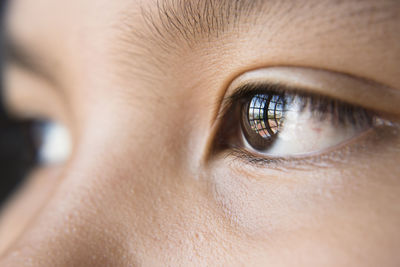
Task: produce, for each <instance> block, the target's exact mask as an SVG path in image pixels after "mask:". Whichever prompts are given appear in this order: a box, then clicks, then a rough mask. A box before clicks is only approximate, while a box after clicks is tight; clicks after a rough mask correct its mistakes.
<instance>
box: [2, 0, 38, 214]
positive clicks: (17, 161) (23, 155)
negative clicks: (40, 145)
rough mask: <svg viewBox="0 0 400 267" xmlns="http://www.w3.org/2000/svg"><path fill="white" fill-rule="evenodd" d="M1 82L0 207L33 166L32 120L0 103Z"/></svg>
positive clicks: (3, 9) (3, 11) (3, 54)
mask: <svg viewBox="0 0 400 267" xmlns="http://www.w3.org/2000/svg"><path fill="white" fill-rule="evenodd" d="M5 6H6V1H5V0H0V12H1V15H0V18H1V25H0V27H1V28H0V36H1V37H0V42H1V48H0V63H1V65H0V66H1V68H0V73H1V78H0V82H1V81H2V80H3V79H2V78H3V66H4V61H5V55H6V52H5V51H4V49H3V44H4V13H5ZM3 101H4V96H3V84H2V82H1V83H0V208H1V206H2V205H3V204H4V201H5V200H6V199H7V198H8V197H9V196H10V194H11V193H12V192H13V191H15V190H16V188H17V187H18V185H19V184H20V183H21V182H22V181H23V179H24V177H25V176H26V174H27V173H28V172H29V171H30V170H31V168H32V167H33V166H34V161H35V149H34V145H33V138H32V126H33V122H32V121H28V120H18V119H15V118H11V116H9V114H7V112H6V110H5V107H4V102H3Z"/></svg>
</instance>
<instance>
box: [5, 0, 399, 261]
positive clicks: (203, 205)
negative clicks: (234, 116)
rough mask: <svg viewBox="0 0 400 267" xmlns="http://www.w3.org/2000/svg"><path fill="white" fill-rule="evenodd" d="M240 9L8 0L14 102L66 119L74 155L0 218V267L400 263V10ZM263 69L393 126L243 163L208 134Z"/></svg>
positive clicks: (41, 175) (224, 4)
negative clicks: (306, 152) (297, 154)
mask: <svg viewBox="0 0 400 267" xmlns="http://www.w3.org/2000/svg"><path fill="white" fill-rule="evenodd" d="M192 2H193V3H192ZM197 2H199V3H200V4H197ZM211 2H212V3H211ZM235 2H236V1H228V0H226V1H179V0H173V1H172V0H160V1H158V4H157V1H152V0H141V1H140V0H118V1H106V0H96V1H95V0H91V1H89V0H87V1H81V0H70V1H55V0H13V1H11V3H10V6H9V11H8V16H7V24H6V25H7V34H8V35H9V38H10V40H11V39H12V40H13V44H14V45H15V47H17V48H18V49H19V50H21V51H23V53H22V54H23V55H24V56H23V57H22V58H23V59H24V60H25V62H22V63H21V62H12V61H11V62H9V63H8V65H7V67H6V72H5V80H6V86H5V90H6V91H5V95H6V98H7V105H8V108H9V109H10V111H12V112H13V113H14V114H16V115H17V116H21V117H24V116H28V115H29V116H36V117H45V118H48V119H49V120H53V121H57V122H59V123H62V124H63V125H65V126H66V127H67V128H68V129H69V131H70V134H71V137H72V143H73V152H72V155H71V157H70V159H69V160H68V161H67V162H65V163H64V164H59V165H54V166H48V167H38V169H37V170H36V171H35V172H34V173H33V174H32V175H31V177H30V178H29V179H28V181H27V183H26V185H25V186H24V187H23V188H22V189H21V190H20V192H19V193H18V194H17V195H16V196H15V197H14V198H13V199H12V201H10V203H9V204H8V205H7V206H6V208H5V209H4V210H3V212H2V215H1V217H0V237H1V238H0V266H398V265H399V264H400V256H399V253H398V251H399V248H400V229H399V226H400V208H399V207H400V179H399V178H400V167H399V164H398V163H399V162H400V130H399V127H398V123H399V122H400V106H399V105H397V104H396V103H400V2H399V1H396V0H392V1H390V0H384V1H375V0H367V1H356V0H351V1H330V0H326V1H320V0H307V1H292V0H287V1H282V0H279V1H278V0H276V1H275V0H271V1H243V4H241V3H240V4H235ZM239 2H241V1H239ZM191 13H193V14H191ZM276 67H284V68H280V69H279V68H277V69H273V68H276ZM296 68H297V69H296ZM253 70H267V73H269V74H271V73H274V74H273V75H272V74H271V75H272V76H271V77H272V78H271V77H269V78H268V79H277V82H279V83H282V84H285V83H289V84H290V86H291V87H296V86H302V90H305V91H306V92H309V93H313V94H314V93H317V94H321V95H326V96H328V97H333V98H337V99H341V100H343V101H346V102H348V103H350V104H357V105H361V106H363V107H365V108H366V109H372V110H374V111H376V113H377V114H379V116H380V117H383V118H384V119H385V120H388V121H390V122H391V123H390V126H387V127H386V128H384V129H378V130H371V131H372V133H371V132H368V133H366V134H365V135H363V136H362V137H359V138H355V140H349V141H348V142H346V143H345V144H342V145H341V146H340V147H339V148H332V149H331V150H332V151H333V152H327V153H325V152H321V153H320V152H319V151H317V153H315V154H313V155H312V156H311V157H306V158H307V159H299V160H297V161H291V160H286V161H285V160H284V161H282V162H276V163H274V164H267V163H266V162H261V164H253V163H250V162H249V161H246V160H244V159H238V158H236V157H235V156H234V155H232V153H231V151H230V149H229V148H227V149H220V148H218V146H217V145H216V141H215V140H216V136H218V134H219V133H221V132H223V133H225V132H229V131H228V130H226V129H225V128H222V129H221V127H222V126H221V125H224V123H223V120H224V118H225V115H224V114H222V112H223V110H224V109H223V108H222V107H223V106H224V103H225V100H226V98H227V97H229V96H230V95H231V94H232V93H233V92H234V91H235V90H236V84H240V83H241V82H243V81H245V82H246V81H247V80H246V79H255V80H263V79H267V78H266V76H268V75H269V74H268V75H267V74H266V72H263V71H261V72H256V73H258V75H255V74H254V72H251V71H253ZM295 70H297V71H295ZM271 71H272V72H271ZM273 71H275V72H273ZM246 73H252V74H251V75H249V74H246ZM260 73H261V74H260ZM246 75H247V76H246ZM243 77H244V78H243ZM243 79H244V80H243ZM324 155H325V156H324Z"/></svg>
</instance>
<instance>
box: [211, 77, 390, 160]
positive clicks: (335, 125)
mask: <svg viewBox="0 0 400 267" xmlns="http://www.w3.org/2000/svg"><path fill="white" fill-rule="evenodd" d="M328 90H335V88H330V89H328ZM232 91H233V92H232V93H231V94H230V95H228V96H227V97H226V99H225V107H224V109H223V110H222V111H221V113H222V114H220V118H221V123H220V125H219V129H218V131H217V133H218V134H217V138H216V144H217V147H218V149H219V150H229V151H232V152H233V153H232V154H234V155H236V156H239V157H240V158H245V159H247V160H250V162H253V163H254V162H256V163H267V164H270V163H275V164H284V163H285V162H289V161H290V162H292V163H293V162H295V163H296V164H300V163H301V162H302V160H303V159H315V158H318V157H320V156H322V155H327V154H329V153H334V152H341V151H343V150H346V149H347V151H348V150H349V149H348V148H349V147H351V146H352V145H354V144H362V146H363V147H366V146H368V142H366V143H363V141H365V140H364V139H368V138H369V139H371V138H372V137H373V136H374V137H375V138H377V136H378V135H379V134H382V133H384V132H385V131H386V132H389V133H394V132H397V131H390V130H393V129H398V127H396V125H398V124H397V123H395V121H394V120H392V119H389V117H390V118H391V116H386V115H384V114H381V112H380V111H379V108H378V109H375V108H376V107H374V106H373V105H372V106H368V105H367V106H363V105H362V103H360V102H358V103H352V99H350V100H348V101H346V99H345V97H341V98H340V99H339V98H338V97H335V96H330V95H324V94H323V92H321V91H318V90H310V88H309V86H307V87H302V85H291V84H290V83H289V84H285V83H283V82H279V81H277V80H276V79H273V80H268V79H267V80H262V81H257V80H254V79H253V80H250V81H247V82H246V81H245V80H244V81H241V85H240V86H238V87H237V88H234V89H233V90H232ZM356 102H357V101H356ZM388 129H390V130H388ZM382 136H383V135H382ZM375 143H376V142H375ZM362 146H361V147H362ZM338 154H340V153H338Z"/></svg>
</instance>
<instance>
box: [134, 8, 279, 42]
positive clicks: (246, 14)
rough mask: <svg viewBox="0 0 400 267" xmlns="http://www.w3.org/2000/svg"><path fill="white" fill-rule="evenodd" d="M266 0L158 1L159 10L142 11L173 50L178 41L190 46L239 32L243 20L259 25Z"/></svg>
mask: <svg viewBox="0 0 400 267" xmlns="http://www.w3.org/2000/svg"><path fill="white" fill-rule="evenodd" d="M272 2H273V1H266V0H204V1H201V0H157V2H156V7H157V8H156V10H154V8H153V9H151V8H149V9H146V8H142V16H143V18H144V20H145V22H146V23H147V25H148V26H149V27H150V28H151V30H152V31H153V33H155V34H156V35H158V37H159V38H158V42H160V41H161V42H163V43H164V44H166V45H168V46H170V45H172V44H173V43H174V42H176V40H177V39H183V40H184V41H186V43H187V44H189V45H191V44H192V43H193V42H195V41H197V40H198V39H201V38H212V37H218V36H219V35H221V34H223V33H224V32H226V31H228V30H232V29H235V28H238V27H239V25H240V22H242V21H243V19H244V18H245V19H251V21H248V23H255V22H256V19H257V17H258V16H253V14H255V13H260V12H262V11H263V10H264V9H265V7H266V6H267V5H266V4H268V3H272Z"/></svg>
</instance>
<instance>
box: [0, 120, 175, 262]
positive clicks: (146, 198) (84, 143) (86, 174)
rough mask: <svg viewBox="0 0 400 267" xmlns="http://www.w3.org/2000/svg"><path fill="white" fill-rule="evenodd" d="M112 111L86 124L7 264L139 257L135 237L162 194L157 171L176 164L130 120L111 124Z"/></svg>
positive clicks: (165, 173)
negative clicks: (70, 154) (72, 153)
mask: <svg viewBox="0 0 400 267" xmlns="http://www.w3.org/2000/svg"><path fill="white" fill-rule="evenodd" d="M105 116H106V115H105ZM105 116H102V118H103V120H101V121H99V120H97V123H96V122H94V123H93V124H91V125H90V127H88V128H87V129H85V131H83V132H84V134H83V135H82V136H81V138H80V140H79V143H78V144H77V145H76V151H75V153H74V155H73V158H72V159H71V161H70V163H69V164H68V166H66V167H65V169H64V171H63V173H62V175H60V176H59V177H53V178H54V179H57V180H58V182H57V183H56V184H55V185H54V187H53V192H52V193H51V194H50V195H49V196H48V198H47V199H46V201H45V203H43V206H42V207H41V208H40V209H39V212H38V213H37V214H36V215H35V217H34V218H33V219H32V220H31V222H30V223H29V225H28V227H27V228H26V229H25V231H24V232H23V234H22V235H21V236H20V238H19V239H18V240H17V242H16V243H14V244H13V245H12V247H11V248H10V249H9V250H8V251H7V253H6V254H5V255H3V258H2V260H0V266H127V265H130V264H133V263H134V262H135V261H136V258H137V247H135V245H134V244H135V240H138V238H139V237H138V236H139V235H140V234H139V233H141V232H146V231H147V230H146V229H148V227H149V221H148V220H147V219H146V218H150V217H154V216H155V214H156V212H153V211H155V210H157V207H156V206H157V204H156V202H155V200H156V199H158V198H160V197H162V194H163V192H162V191H161V190H160V188H161V186H159V184H160V182H159V181H158V182H157V181H155V179H158V178H160V177H166V176H168V175H169V174H168V170H167V169H168V168H167V166H171V165H174V164H172V163H168V162H167V159H166V155H165V153H162V152H160V151H157V153H152V152H151V151H155V150H154V147H153V148H152V147H151V144H149V143H148V142H146V137H145V136H137V135H138V133H137V132H138V131H132V128H126V124H125V122H124V123H122V122H118V121H117V122H115V121H116V120H113V122H112V124H111V120H108V119H107V118H106V117H105ZM104 121H109V122H110V124H108V125H107V123H104ZM131 122H132V121H131ZM124 125H125V126H124ZM99 129H101V130H99ZM135 140H136V141H135ZM138 140H141V141H138ZM158 145H159V144H157V145H156V146H158ZM150 159H151V160H150ZM152 162H158V165H159V166H156V168H155V165H154V164H152ZM160 162H163V163H166V165H165V166H160V165H161V164H160ZM156 165H157V163H156ZM161 167H163V172H162V173H161V172H159V170H160V169H162V168H161ZM155 183H157V184H158V186H155ZM38 194H40V191H39V192H38Z"/></svg>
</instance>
